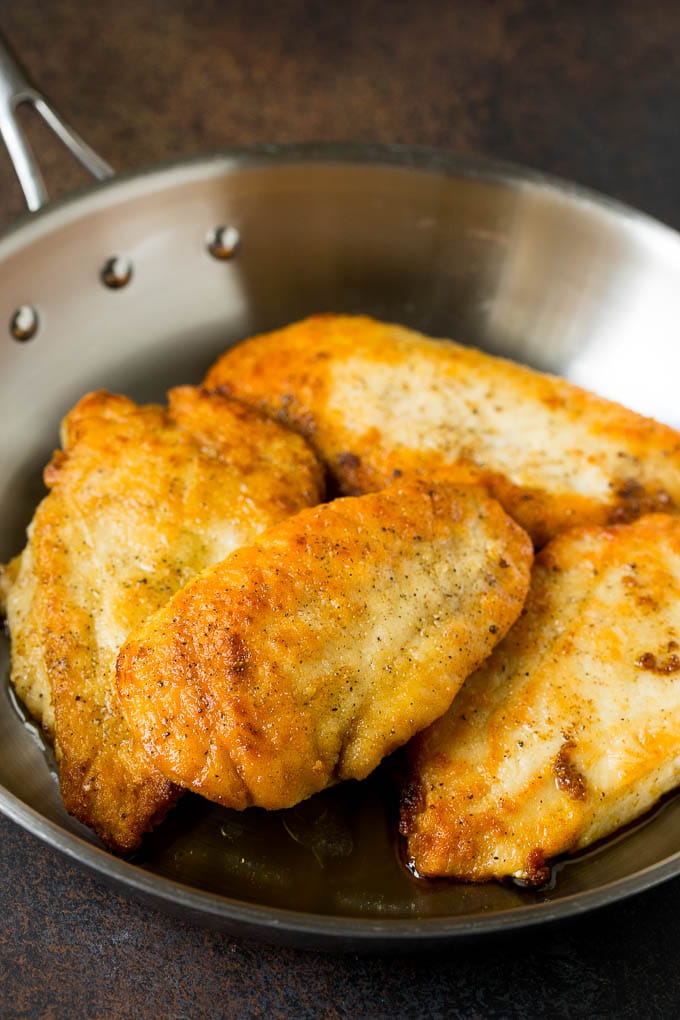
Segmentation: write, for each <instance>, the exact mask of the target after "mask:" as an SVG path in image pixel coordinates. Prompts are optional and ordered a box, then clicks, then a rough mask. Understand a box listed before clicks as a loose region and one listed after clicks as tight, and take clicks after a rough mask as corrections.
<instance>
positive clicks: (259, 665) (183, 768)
mask: <svg viewBox="0 0 680 1020" xmlns="http://www.w3.org/2000/svg"><path fill="white" fill-rule="evenodd" d="M532 558H533V552H532V547H531V541H530V539H529V538H528V536H527V535H526V534H525V533H524V532H523V531H522V529H521V528H519V527H518V525H516V524H515V523H514V522H513V521H512V520H511V519H510V518H509V517H508V516H507V515H506V514H505V513H504V512H503V510H502V509H501V507H500V505H499V504H498V503H497V502H496V501H495V500H493V499H491V498H490V497H489V496H488V495H487V494H486V492H485V491H484V490H483V489H481V488H474V487H457V486H454V485H451V484H449V483H448V482H447V481H445V480H442V479H439V480H436V479H432V480H431V481H429V482H425V481H423V480H422V479H421V480H419V479H411V480H408V479H406V478H405V479H402V480H400V481H399V482H398V483H397V482H395V483H394V484H393V485H392V486H390V487H389V488H387V489H385V490H383V491H382V492H379V493H373V494H370V495H366V496H361V497H355V498H345V499H338V500H335V501H333V502H331V503H327V504H325V505H323V506H320V507H316V508H314V509H310V510H303V511H302V512H301V513H299V514H298V515H297V516H296V517H291V518H290V519H288V520H286V521H283V522H282V523H281V524H277V525H275V526H273V527H272V528H270V529H269V530H268V531H266V532H265V533H264V534H263V535H261V536H260V537H259V538H258V539H257V540H256V541H255V542H254V543H253V544H251V545H250V546H247V547H242V548H240V549H237V550H236V551H235V552H233V553H232V554H231V556H229V557H228V558H227V559H226V560H224V561H223V562H222V563H220V564H218V565H217V566H215V567H212V568H210V569H208V570H207V571H204V572H203V573H202V574H200V575H199V576H198V577H196V578H194V579H193V580H192V581H190V582H189V583H188V584H187V585H186V586H185V587H184V588H183V589H182V590H181V591H179V592H178V593H177V594H176V595H175V596H173V598H172V599H171V600H170V602H169V603H168V604H167V605H166V606H165V607H164V608H163V609H161V610H160V611H159V612H158V613H156V614H155V615H154V616H153V617H151V618H150V619H149V620H147V621H146V623H144V624H143V625H142V626H141V627H140V628H138V629H137V631H135V632H134V633H133V634H132V635H131V637H130V639H129V640H128V642H127V643H126V644H125V645H124V646H123V649H122V651H121V653H120V657H119V660H118V688H119V693H120V696H121V699H122V703H123V706H124V709H125V712H126V714H127V717H128V720H129V722H130V725H131V727H132V728H133V730H134V731H135V733H136V735H137V736H138V737H139V739H140V740H141V742H142V743H143V745H144V746H145V748H146V750H147V752H148V753H149V755H150V756H151V757H152V758H153V760H154V762H155V763H156V764H157V766H158V768H159V769H160V770H161V771H162V772H163V774H164V775H165V776H166V777H167V779H169V780H171V781H172V782H174V783H178V784H180V785H182V786H186V787H189V788H190V789H191V790H194V791H195V792H197V793H200V794H202V795H203V796H204V797H207V798H209V799H210V800H214V801H218V802H219V803H221V804H225V805H227V806H229V807H234V808H239V809H240V808H245V807H247V806H249V805H259V806H261V807H264V808H271V809H274V808H282V807H288V806H291V805H293V804H295V803H297V802H298V801H300V800H302V799H303V798H305V797H308V796H310V795H311V794H313V793H315V792H317V791H318V790H321V789H323V788H324V787H326V786H328V785H329V784H332V783H335V782H336V781H339V780H343V779H349V778H354V779H361V778H363V777H364V776H366V775H368V773H369V772H371V771H372V769H374V768H375V766H376V765H377V764H378V763H379V761H380V760H381V758H383V757H384V756H385V755H387V754H389V753H390V752H391V751H393V750H394V749H395V748H397V747H399V746H400V745H401V744H403V743H404V742H405V741H407V740H408V739H409V737H411V736H412V735H413V734H414V733H415V732H416V731H417V730H419V729H421V728H422V727H423V726H426V725H427V724H428V723H430V722H432V720H433V719H435V718H436V717H437V716H439V715H441V713H442V712H444V711H445V710H446V708H447V707H448V706H449V704H450V702H451V699H452V698H453V696H454V695H455V693H456V691H457V690H458V688H459V687H460V685H461V683H462V682H463V680H464V678H465V677H466V676H467V675H468V674H469V673H470V672H471V671H472V670H473V669H474V668H475V667H476V666H478V665H479V663H480V662H482V660H483V659H484V658H485V657H486V656H487V655H488V654H489V652H490V651H491V649H492V648H493V646H494V645H495V644H496V642H497V641H498V640H499V639H500V638H501V636H502V635H503V634H504V633H505V632H506V631H507V630H508V628H509V627H510V625H511V624H512V622H513V621H514V620H515V618H516V617H517V616H518V614H519V612H520V610H521V607H522V604H523V601H524V598H525V595H526V591H527V588H528V584H529V574H530V565H531V561H532Z"/></svg>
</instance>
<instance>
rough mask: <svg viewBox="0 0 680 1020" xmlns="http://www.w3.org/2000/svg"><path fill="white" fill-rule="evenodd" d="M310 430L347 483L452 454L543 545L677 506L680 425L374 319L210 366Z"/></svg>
mask: <svg viewBox="0 0 680 1020" xmlns="http://www.w3.org/2000/svg"><path fill="white" fill-rule="evenodd" d="M206 385H207V386H208V387H209V388H210V389H221V390H223V391H224V392H225V393H230V394H233V395H235V396H237V397H240V398H241V399H243V400H245V401H247V402H249V403H252V404H254V405H256V406H257V407H260V408H262V409H263V410H265V411H266V412H267V413H268V414H270V415H271V416H273V417H276V418H278V419H279V420H281V421H283V422H285V423H287V424H289V425H292V426H293V427H294V428H296V429H297V430H298V431H300V432H301V433H302V434H303V435H305V436H306V437H307V438H308V439H309V440H310V442H311V443H312V445H313V446H314V447H315V449H316V450H317V452H318V454H319V456H320V457H321V458H322V460H324V461H325V462H326V463H327V464H328V465H329V467H330V470H331V472H332V473H333V475H334V476H335V478H336V479H337V481H338V482H339V483H340V486H341V489H342V491H343V492H345V493H357V492H367V491H371V490H375V489H380V488H381V487H382V486H383V485H385V484H386V482H387V481H388V480H389V478H390V477H391V476H392V475H393V473H394V472H395V471H402V470H406V469H410V468H414V467H416V468H421V469H423V470H425V471H426V472H427V471H431V470H433V469H435V468H436V467H438V466H439V465H442V464H448V465H454V466H455V467H456V468H457V470H458V471H459V477H460V479H461V480H468V481H470V480H478V481H480V482H482V483H483V484H485V485H486V486H488V487H489V489H490V491H491V492H492V494H493V495H494V496H495V497H496V498H497V499H499V500H500V502H501V503H502V504H503V506H504V507H505V509H506V510H507V511H508V513H510V514H511V515H512V516H513V517H514V518H515V520H517V521H518V522H519V523H520V524H522V525H523V527H525V528H526V529H527V531H529V533H530V534H531V536H532V537H533V539H534V541H535V543H536V545H537V546H540V545H542V544H543V543H544V542H545V541H546V540H547V539H549V538H550V537H552V536H553V535H555V534H557V533H558V532H559V531H562V530H564V528H565V527H566V526H569V525H575V524H579V523H610V522H616V521H625V520H632V519H634V518H636V517H638V516H639V515H640V513H642V512H645V511H651V510H665V511H669V510H674V509H675V507H676V506H680V434H679V433H677V432H675V431H674V430H673V429H670V428H668V427H666V426H663V425H659V424H657V423H656V422H653V421H651V420H649V419H646V418H642V417H641V416H639V415H637V414H634V413H633V412H631V411H628V410H626V409H624V408H623V407H620V406H619V405H617V404H614V403H611V402H610V401H607V400H603V399H601V398H599V397H596V396H594V395H593V394H590V393H587V392H586V391H584V390H581V389H579V388H577V387H576V386H573V385H571V384H570V383H568V382H565V381H564V380H561V379H557V378H555V377H552V376H547V375H543V374H541V373H539V372H535V371H532V370H531V369H528V368H525V367H523V366H520V365H516V364H513V363H511V362H509V361H505V360H503V359H501V358H495V357H492V356H490V355H488V354H484V353H482V352H480V351H477V350H473V349H471V348H467V347H461V346H460V345H458V344H455V343H452V342H450V341H441V340H432V339H429V338H427V337H424V336H422V335H421V334H419V333H415V332H413V331H412V330H409V329H404V328H402V327H400V326H395V325H388V324H385V323H381V322H376V321H375V320H373V319H369V318H365V317H360V316H357V317H352V316H333V315H324V316H316V317H313V318H310V319H306V320H304V321H303V322H299V323H296V324H294V325H292V326H288V327H286V328H285V329H281V330H277V331H276V332H273V333H269V334H267V335H262V336H258V337H255V338H253V339H251V340H248V341H246V342H245V343H243V344H240V345H238V346H236V347H233V348H232V349H230V350H229V351H227V353H226V354H224V355H223V356H222V358H220V360H219V361H218V362H217V363H216V364H215V365H214V366H213V368H212V369H211V370H210V372H209V373H208V375H207V378H206Z"/></svg>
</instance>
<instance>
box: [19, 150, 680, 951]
mask: <svg viewBox="0 0 680 1020" xmlns="http://www.w3.org/2000/svg"><path fill="white" fill-rule="evenodd" d="M297 163H299V164H310V165H317V166H318V165H322V164H326V165H332V164H351V165H357V166H366V167H367V168H368V167H373V168H375V169H378V168H381V169H388V168H396V169H404V170H406V169H409V170H415V171H418V172H422V173H425V174H434V175H440V176H445V177H459V178H466V179H470V180H476V181H483V182H489V183H494V184H500V185H503V186H507V187H518V186H524V187H530V188H536V189H539V190H543V191H546V192H548V193H551V194H553V195H558V196H561V197H562V198H565V199H568V200H569V201H571V202H573V203H574V204H575V205H577V206H580V207H592V206H595V207H597V208H598V209H599V210H600V211H602V212H603V213H605V214H607V215H610V216H612V217H614V218H616V219H619V220H625V221H626V222H628V223H631V224H633V225H634V226H635V227H636V228H637V229H640V230H642V231H643V232H646V231H652V232H653V233H654V234H655V235H656V237H657V238H658V237H659V236H661V237H664V238H665V239H666V240H667V242H668V243H669V244H671V245H673V246H674V247H675V248H678V241H679V240H680V233H679V232H678V231H676V230H675V229H674V228H673V227H670V226H668V225H666V224H664V223H662V222H661V221H659V220H657V219H655V218H654V217H652V216H650V215H648V214H647V213H645V212H642V211H639V210H637V209H635V208H634V207H632V206H629V205H627V204H625V203H624V202H621V201H619V200H617V199H613V198H610V197H608V196H606V195H603V194H601V193H599V192H597V191H595V190H592V189H590V188H588V187H586V186H583V185H580V184H575V183H573V182H570V181H568V180H564V179H562V178H560V177H557V176H554V175H551V174H546V173H544V172H542V171H539V170H535V169H531V168H527V167H523V166H521V165H519V164H514V163H508V162H504V161H498V160H491V159H485V158H481V157H470V156H462V155H456V154H454V153H450V152H447V151H445V150H439V149H431V148H425V147H413V146H407V145H384V144H365V143H353V142H349V143H335V142H331V143H326V142H321V143H320V142H303V143H283V144H266V145H256V146H243V147H234V148H228V149H224V150H221V151H219V152H214V153H209V154H205V155H199V156H194V157H190V158H188V159H187V158H184V159H179V160H170V161H166V162H163V163H160V164H154V165H150V166H148V167H144V168H141V169H138V170H130V171H126V172H124V173H122V174H120V175H117V176H115V177H113V178H111V179H109V180H106V181H103V182H95V183H92V184H89V185H87V186H86V187H84V188H81V189H78V190H77V191H74V192H71V193H69V194H67V195H65V196H63V197H60V198H58V199H57V200H55V201H53V202H50V203H49V204H47V205H46V206H44V207H43V208H42V209H41V210H39V211H38V212H35V213H25V214H24V215H23V216H21V217H20V218H19V219H18V220H16V221H14V222H13V223H11V224H9V225H8V226H7V227H6V228H5V229H4V230H3V231H2V232H0V259H2V258H5V257H7V256H8V255H10V254H11V253H12V251H13V250H15V249H18V248H20V247H22V246H24V245H26V244H29V243H31V242H32V241H34V240H36V239H38V238H40V237H41V236H44V235H46V234H48V233H50V232H51V231H52V230H53V229H55V228H57V227H60V226H63V225H64V224H65V223H68V222H73V221H75V220H77V219H80V218H83V217H86V216H87V215H89V214H91V213H93V212H96V211H97V210H99V209H101V208H103V207H104V206H108V205H111V204H115V202H116V201H117V200H120V201H125V200H126V199H128V198H131V197H139V196H140V195H144V194H145V193H152V192H156V191H158V190H160V189H162V188H164V187H172V186H176V185H178V184H181V183H190V182H191V181H192V180H193V181H196V180H200V179H201V178H203V179H207V178H211V177H220V176H224V175H228V174H230V173H234V172H237V171H241V170H243V169H248V170H250V169H253V170H256V169H266V168H270V167H271V168H275V167H277V166H282V165H287V166H292V165H294V164H297ZM678 251H680V248H678ZM0 812H2V814H3V815H5V816H6V817H7V818H9V819H10V820H11V821H13V822H14V823H16V824H18V825H19V826H20V827H22V828H24V829H25V830H26V831H28V832H29V833H31V834H32V835H34V836H35V837H36V838H38V839H40V840H41V841H42V842H43V843H46V844H47V845H49V846H51V847H52V848H53V849H55V850H57V851H58V852H60V853H63V854H64V855H65V856H67V857H69V858H71V859H72V860H74V861H76V862H78V863H79V864H82V865H85V866H86V867H87V868H88V870H89V871H90V872H93V873H94V874H95V875H96V876H98V877H100V878H101V879H103V880H104V881H106V882H109V883H110V884H112V885H114V886H115V887H116V888H118V889H120V890H125V891H127V892H132V893H134V894H136V895H137V896H140V897H142V898H145V899H147V900H149V901H150V902H153V903H154V904H155V905H156V906H159V907H164V908H166V909H167V910H169V911H170V912H175V913H180V914H181V915H182V916H183V917H185V918H188V919H190V920H193V921H194V922H197V923H202V924H205V925H207V926H210V927H215V928H220V929H223V930H227V931H230V932H232V933H233V934H239V935H245V936H250V937H254V938H258V939H260V940H263V941H268V942H274V943H281V944H283V943H285V944H288V945H295V946H297V947H299V948H314V949H340V950H348V951H349V950H351V951H357V950H358V951H361V950H364V951H369V952H370V951H385V950H394V949H397V948H399V949H403V948H404V947H407V948H410V949H416V948H420V947H424V946H434V945H443V944H445V943H447V942H450V941H453V940H459V939H472V938H479V937H482V936H484V935H490V934H503V933H507V932H510V931H516V930H518V929H522V930H524V929H529V928H535V927H536V926H537V925H539V924H541V925H544V924H547V923H551V922H555V921H558V920H565V919H567V918H570V917H575V916H578V915H581V914H584V913H586V912H590V911H591V910H594V909H597V908H601V907H604V906H607V905H611V904H613V903H615V902H620V901H621V900H623V899H625V898H628V897H630V896H632V895H635V894H638V893H640V892H643V891H645V890H647V889H651V888H653V887H654V886H657V885H659V884H661V883H663V882H665V881H667V880H669V879H671V878H673V877H676V876H677V875H678V874H680V851H678V852H676V853H674V854H672V855H670V856H669V857H666V858H665V859H663V860H661V861H658V862H656V863H655V864H652V865H648V866H646V867H645V868H643V869H641V870H640V871H637V872H635V873H634V874H632V875H628V876H625V877H623V878H619V879H616V880H614V881H611V882H607V883H604V884H602V885H600V886H597V887H595V888H593V889H591V890H587V891H581V892H578V893H573V894H570V895H568V896H564V897H563V898H561V899H559V900H553V901H549V900H546V901H543V902H533V903H531V904H526V905H522V906H517V907H510V908H508V909H507V910H503V911H498V912H493V913H483V912H481V911H479V912H477V913H475V914H468V915H455V916H449V917H422V918H414V919H410V918H408V919H405V918H385V919H381V918H366V917H351V916H341V915H332V914H328V915H327V914H320V913H308V912H304V911H292V910H288V909H284V908H278V907H272V906H267V905H264V904H257V903H251V902H249V901H247V900H239V899H234V898H231V897H226V896H222V895H219V894H216V893H210V892H208V891H204V890H201V889H198V888H197V887H195V886H191V885H186V884H184V883H182V882H178V881H176V880H174V879H170V878H167V877H165V876H162V875H158V874H155V873H153V872H151V871H147V870H145V869H144V868H143V867H139V866H137V865H135V864H133V863H131V862H129V861H125V860H121V859H119V858H116V857H114V856H113V855H112V854H110V853H108V851H106V850H105V849H103V848H100V847H99V846H97V845H95V844H93V843H90V842H88V841H87V840H85V839H83V838H81V837H80V836H78V835H77V834H76V833H74V832H71V831H69V830H68V829H67V828H64V827H63V826H62V825H60V824H59V823H58V822H55V821H52V820H51V819H49V818H48V817H47V816H45V815H43V814H41V813H40V812H39V811H38V810H36V809H34V808H32V807H30V806H29V805H28V804H27V803H26V802H25V801H23V800H22V799H21V798H19V797H17V796H16V795H15V794H13V793H11V792H10V791H9V790H8V789H7V788H5V787H4V786H2V785H0Z"/></svg>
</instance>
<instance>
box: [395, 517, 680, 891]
mask: <svg viewBox="0 0 680 1020" xmlns="http://www.w3.org/2000/svg"><path fill="white" fill-rule="evenodd" d="M407 751H408V777H409V778H408V780H407V782H406V784H405V787H404V791H403V797H402V825H401V827H402V832H403V834H404V835H405V836H406V840H407V853H408V856H409V858H410V860H411V861H412V862H413V864H414V865H415V868H416V870H417V871H418V872H419V873H421V874H422V875H429V876H436V875H448V876H452V877H456V878H460V879H468V880H473V881H482V880H485V879H491V878H502V877H504V876H510V875H512V876H517V877H519V878H521V879H524V880H526V881H528V882H540V881H541V880H543V879H545V877H546V868H545V862H546V860H549V859H550V858H551V857H553V856H555V855H556V854H562V853H565V852H569V851H573V850H578V849H580V848H582V847H586V846H588V845H589V844H590V843H592V842H594V841H595V840H598V839H600V838H602V837H604V836H606V835H608V834H610V833H612V832H614V831H615V830H616V829H618V828H620V827H621V826H622V825H625V824H626V823H627V822H630V821H632V820H633V819H635V818H637V817H638V816H639V815H641V814H642V813H643V812H645V811H647V809H648V808H650V807H651V806H652V805H653V804H654V803H655V802H656V801H657V800H658V799H659V797H660V796H661V795H662V794H664V793H666V792H667V791H669V790H671V789H672V788H673V787H675V786H676V785H677V784H678V783H679V782H680V519H678V518H673V517H669V516H666V515H663V514H652V515H649V516H647V517H643V518H641V519H640V520H639V521H637V522H635V523H633V524H629V525H619V526H615V527H611V528H609V529H600V528H597V527H590V528H584V529H576V530H574V531H571V532H565V533H564V534H563V535H561V536H559V537H558V538H556V539H555V540H554V541H553V542H551V543H550V544H549V545H548V546H546V547H545V549H544V550H543V551H542V552H541V553H540V554H539V556H538V558H537V561H536V565H535V568H534V573H533V578H532V585H531V590H530V593H529V597H528V599H527V604H526V607H525V610H524V612H523V614H522V616H521V618H520V619H519V621H518V622H517V623H516V624H515V626H514V627H513V629H512V630H511V631H510V633H509V634H508V636H507V637H506V639H505V640H504V641H503V643H502V644H501V645H499V646H498V648H497V649H496V650H495V652H494V653H493V655H492V656H491V657H490V658H489V659H488V660H487V662H486V663H484V665H483V666H482V667H481V669H479V670H478V671H477V672H476V673H475V674H474V675H473V676H472V677H470V678H469V679H468V681H467V682H466V683H465V685H464V686H463V688H462V690H461V692H460V694H459V695H458V697H457V698H456V700H455V701H454V703H453V705H452V707H451V709H450V710H449V711H448V713H447V714H446V715H445V716H444V717H443V718H441V719H439V720H438V721H437V722H436V723H434V725H433V726H431V727H430V728H429V729H428V730H426V731H425V732H423V733H421V734H419V735H418V736H417V737H416V738H415V740H414V741H413V742H412V743H411V745H409V748H408V749H407Z"/></svg>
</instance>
